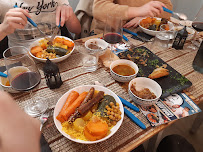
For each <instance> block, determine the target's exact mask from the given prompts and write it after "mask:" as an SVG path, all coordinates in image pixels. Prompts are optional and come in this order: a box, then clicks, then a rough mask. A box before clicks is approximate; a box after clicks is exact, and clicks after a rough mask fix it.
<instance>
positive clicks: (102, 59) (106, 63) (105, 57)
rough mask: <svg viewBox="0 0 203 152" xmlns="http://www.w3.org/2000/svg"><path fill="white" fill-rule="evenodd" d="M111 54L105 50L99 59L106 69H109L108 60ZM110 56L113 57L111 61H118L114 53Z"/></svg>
mask: <svg viewBox="0 0 203 152" xmlns="http://www.w3.org/2000/svg"><path fill="white" fill-rule="evenodd" d="M111 53H112V52H111V50H109V49H107V50H106V52H105V54H104V55H102V56H100V57H99V59H100V60H101V61H102V63H103V65H104V66H105V67H107V68H109V67H110V62H109V58H110V54H111ZM112 56H113V61H115V60H118V59H119V57H118V56H117V55H115V54H114V53H112Z"/></svg>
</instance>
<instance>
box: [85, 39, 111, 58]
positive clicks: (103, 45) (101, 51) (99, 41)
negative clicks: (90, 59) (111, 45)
mask: <svg viewBox="0 0 203 152" xmlns="http://www.w3.org/2000/svg"><path fill="white" fill-rule="evenodd" d="M91 43H93V44H95V43H96V44H97V46H98V47H100V48H101V49H91V48H89V47H88V46H89V45H90V44H91ZM85 47H86V48H87V49H88V50H89V53H90V54H95V53H98V55H103V54H104V53H105V51H106V49H107V47H108V43H107V42H106V41H104V40H102V39H99V38H94V39H89V40H87V41H86V42H85Z"/></svg>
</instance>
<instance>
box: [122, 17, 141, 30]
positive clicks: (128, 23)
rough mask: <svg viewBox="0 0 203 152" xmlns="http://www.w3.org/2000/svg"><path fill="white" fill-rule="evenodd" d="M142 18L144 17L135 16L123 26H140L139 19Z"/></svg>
mask: <svg viewBox="0 0 203 152" xmlns="http://www.w3.org/2000/svg"><path fill="white" fill-rule="evenodd" d="M141 18H142V17H135V18H133V19H132V20H130V21H129V22H127V23H126V24H125V25H124V26H123V27H124V28H130V27H137V26H138V23H139V20H140V19H141Z"/></svg>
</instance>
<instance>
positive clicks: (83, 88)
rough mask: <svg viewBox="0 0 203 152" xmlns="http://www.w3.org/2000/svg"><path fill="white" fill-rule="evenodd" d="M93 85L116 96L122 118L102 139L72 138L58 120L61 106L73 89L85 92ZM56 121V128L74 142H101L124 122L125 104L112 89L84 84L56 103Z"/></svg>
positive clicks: (67, 93)
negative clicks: (85, 139)
mask: <svg viewBox="0 0 203 152" xmlns="http://www.w3.org/2000/svg"><path fill="white" fill-rule="evenodd" d="M91 87H94V88H95V90H98V91H104V93H105V94H106V95H111V96H113V97H114V99H115V100H116V102H118V103H119V106H120V111H121V113H122V114H121V120H120V121H118V122H117V124H116V125H115V126H114V127H112V128H111V130H110V131H111V133H110V134H109V135H107V136H106V137H104V138H102V139H100V140H96V141H84V140H79V139H74V138H71V137H70V135H68V134H67V133H65V132H64V131H62V126H61V122H60V121H58V120H57V119H56V116H57V115H58V114H59V112H60V110H61V108H62V107H63V105H64V103H65V101H66V99H67V97H68V95H69V93H70V92H71V91H72V90H75V91H77V92H78V93H79V94H80V93H82V92H84V91H88V90H89V89H90V88H91ZM53 117H54V123H55V125H56V128H57V129H58V130H59V132H60V133H61V134H62V135H63V136H64V137H66V138H68V139H69V140H72V141H74V142H77V143H81V144H94V143H98V142H101V141H104V140H106V139H108V138H110V137H111V136H112V135H113V134H114V133H115V132H116V131H117V130H118V129H119V128H120V126H121V124H122V122H123V118H124V110H123V105H122V103H121V100H120V99H119V98H118V96H117V95H116V94H115V93H114V92H112V91H111V90H109V89H107V88H105V87H102V86H98V85H82V86H78V87H75V88H73V89H71V90H69V91H68V92H66V93H65V94H64V95H63V96H62V97H61V98H60V99H59V100H58V102H57V103H56V106H55V109H54V115H53Z"/></svg>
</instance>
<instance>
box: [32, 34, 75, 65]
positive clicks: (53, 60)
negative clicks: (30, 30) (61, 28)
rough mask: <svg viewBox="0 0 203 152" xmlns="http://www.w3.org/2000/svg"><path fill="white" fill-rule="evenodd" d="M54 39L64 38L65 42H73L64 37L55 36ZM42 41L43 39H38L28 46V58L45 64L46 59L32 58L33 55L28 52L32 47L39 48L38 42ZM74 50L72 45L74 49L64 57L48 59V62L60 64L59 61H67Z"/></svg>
mask: <svg viewBox="0 0 203 152" xmlns="http://www.w3.org/2000/svg"><path fill="white" fill-rule="evenodd" d="M56 37H59V38H64V39H66V40H69V41H71V42H73V40H71V39H69V38H67V37H65V36H56ZM43 39H44V38H40V39H38V40H36V41H34V42H33V43H32V44H31V45H30V46H29V54H30V56H31V57H33V58H34V59H36V60H37V61H40V62H46V60H47V59H42V58H38V57H36V56H34V55H33V54H32V53H31V52H30V50H31V48H32V47H34V46H39V45H40V43H39V42H40V41H42V40H43ZM73 43H74V42H73ZM74 49H75V44H74V47H73V48H72V50H71V51H70V52H69V53H68V54H66V55H64V56H61V57H57V58H54V59H50V60H51V61H52V62H54V63H57V62H61V61H63V60H65V59H67V58H68V57H69V56H70V55H71V54H72V53H73V51H74Z"/></svg>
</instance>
